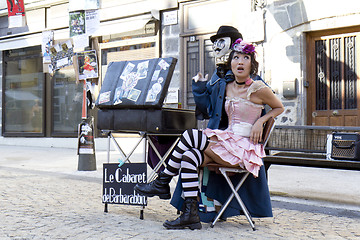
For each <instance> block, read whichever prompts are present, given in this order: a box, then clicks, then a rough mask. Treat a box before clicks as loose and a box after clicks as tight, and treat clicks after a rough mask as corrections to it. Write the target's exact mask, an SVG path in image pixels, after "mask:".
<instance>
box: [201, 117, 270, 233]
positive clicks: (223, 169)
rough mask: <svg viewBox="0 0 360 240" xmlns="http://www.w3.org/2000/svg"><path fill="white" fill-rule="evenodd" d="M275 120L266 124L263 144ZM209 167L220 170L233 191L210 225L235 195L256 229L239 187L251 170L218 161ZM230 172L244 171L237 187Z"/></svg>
mask: <svg viewBox="0 0 360 240" xmlns="http://www.w3.org/2000/svg"><path fill="white" fill-rule="evenodd" d="M274 123H275V120H274V118H270V119H269V120H268V121H267V122H266V123H265V125H264V130H263V137H262V141H261V144H263V145H264V147H265V145H266V144H267V141H268V139H269V137H270V134H271V132H272V130H273V129H274V127H275V124H274ZM207 167H208V168H209V170H210V171H217V170H218V171H219V172H220V173H221V174H222V175H223V177H224V178H225V179H226V182H227V183H228V185H229V187H230V188H231V191H232V193H231V194H230V196H229V197H228V199H227V200H226V202H225V204H224V205H222V207H221V209H220V211H219V212H218V213H217V215H216V217H215V219H214V221H213V222H212V223H211V225H210V227H211V228H213V227H214V225H215V224H216V222H217V221H218V220H219V218H220V216H221V215H222V214H223V213H224V211H225V210H226V208H227V207H228V205H229V204H230V202H231V200H232V199H233V198H234V197H235V198H236V200H237V201H238V203H239V205H240V207H241V209H242V211H243V212H244V214H245V216H246V218H247V220H248V222H249V223H250V226H251V228H252V229H253V230H254V231H255V230H256V229H255V225H254V221H253V220H252V218H251V215H250V213H249V211H248V210H247V208H246V206H245V204H244V203H243V201H242V200H241V197H240V195H239V193H238V191H239V189H240V188H241V186H242V185H243V183H244V182H245V180H246V178H247V177H248V176H249V174H250V172H248V171H247V170H246V169H243V168H240V167H238V166H234V167H227V166H226V167H225V166H223V165H221V164H218V163H214V162H212V163H208V164H207ZM228 173H244V175H243V176H242V177H241V179H240V181H239V183H238V184H237V185H236V187H234V185H233V183H232V182H231V180H230V178H229V175H228Z"/></svg>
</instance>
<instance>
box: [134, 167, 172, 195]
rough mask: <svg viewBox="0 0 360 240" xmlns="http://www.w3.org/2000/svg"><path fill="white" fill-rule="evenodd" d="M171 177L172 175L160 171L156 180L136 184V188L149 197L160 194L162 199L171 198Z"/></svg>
mask: <svg viewBox="0 0 360 240" xmlns="http://www.w3.org/2000/svg"><path fill="white" fill-rule="evenodd" d="M171 179H172V176H169V175H167V174H165V173H164V172H160V173H159V175H158V177H157V178H156V179H155V180H154V181H152V182H150V183H146V184H136V185H135V187H134V190H135V191H136V192H137V193H139V194H141V195H144V196H147V197H153V196H159V198H161V199H170V198H171V193H170V186H169V183H170V181H171Z"/></svg>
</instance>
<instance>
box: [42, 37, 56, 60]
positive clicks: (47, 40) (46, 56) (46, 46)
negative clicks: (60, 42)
mask: <svg viewBox="0 0 360 240" xmlns="http://www.w3.org/2000/svg"><path fill="white" fill-rule="evenodd" d="M53 41H54V31H44V32H43V33H42V44H41V51H42V55H43V63H51V56H50V47H51V46H52V45H53Z"/></svg>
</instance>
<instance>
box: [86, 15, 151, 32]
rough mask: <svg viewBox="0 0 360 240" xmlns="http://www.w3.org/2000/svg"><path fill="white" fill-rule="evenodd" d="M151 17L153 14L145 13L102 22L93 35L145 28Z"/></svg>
mask: <svg viewBox="0 0 360 240" xmlns="http://www.w3.org/2000/svg"><path fill="white" fill-rule="evenodd" d="M151 19H152V15H151V14H144V15H141V16H136V17H130V18H124V19H120V20H114V21H107V22H101V23H100V28H99V29H98V30H97V31H96V32H95V33H94V34H93V35H92V36H95V37H96V36H106V35H111V34H118V33H124V32H130V31H135V30H139V29H142V28H144V27H145V25H146V24H147V23H148V22H149V21H150V20H151Z"/></svg>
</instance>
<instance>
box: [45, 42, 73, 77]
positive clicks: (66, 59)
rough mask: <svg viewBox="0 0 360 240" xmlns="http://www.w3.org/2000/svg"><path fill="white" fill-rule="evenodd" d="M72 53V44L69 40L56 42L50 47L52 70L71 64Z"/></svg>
mask: <svg viewBox="0 0 360 240" xmlns="http://www.w3.org/2000/svg"><path fill="white" fill-rule="evenodd" d="M73 55H74V52H73V46H72V44H71V41H70V40H67V41H66V42H62V43H58V44H56V45H54V46H51V48H50V57H51V67H50V69H51V70H52V71H54V70H57V69H60V68H63V67H66V66H69V65H72V64H73V60H72V57H73Z"/></svg>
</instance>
